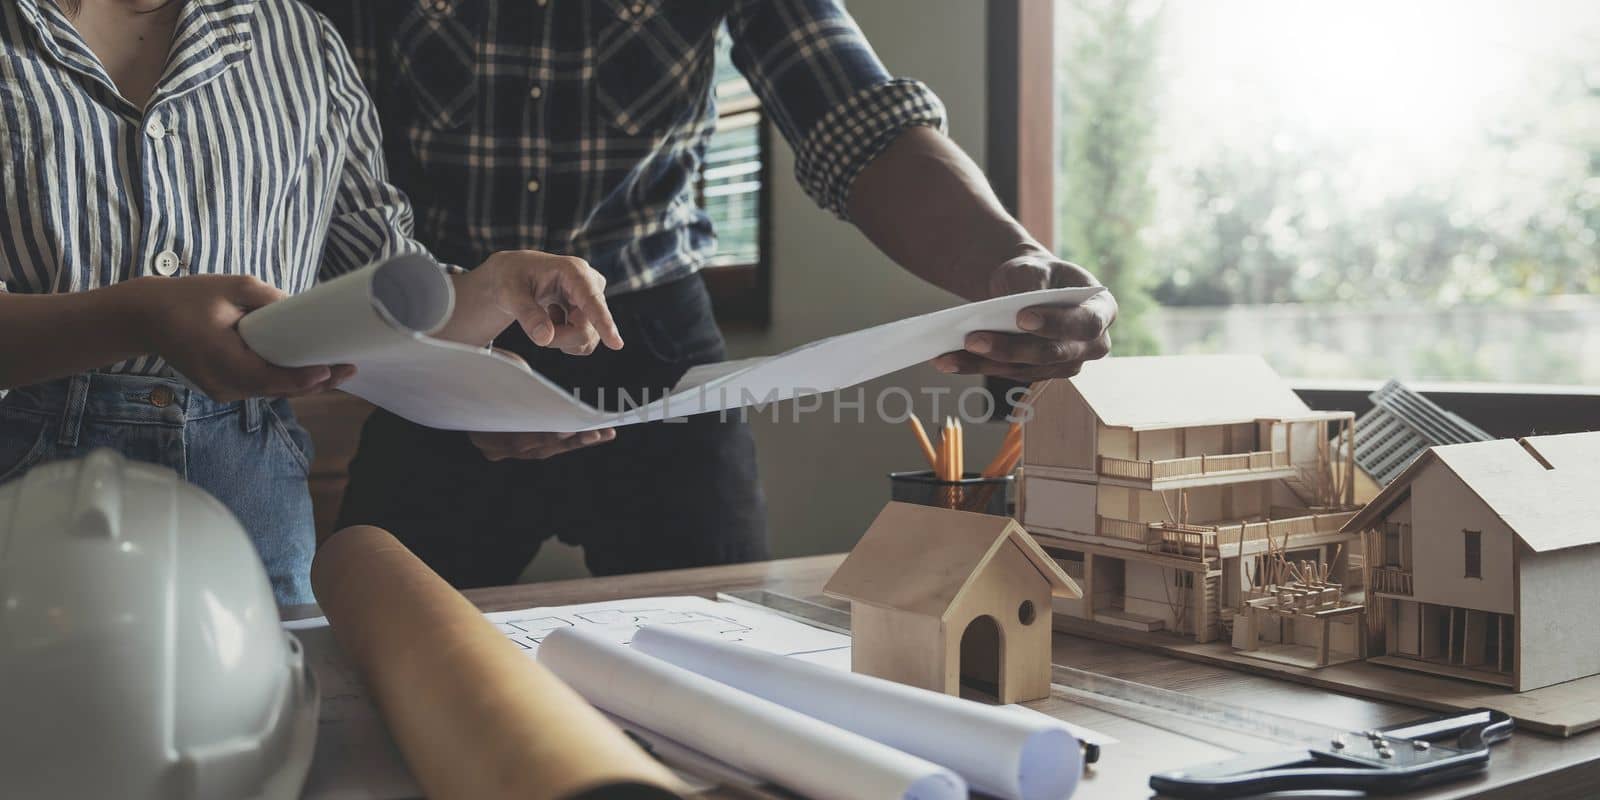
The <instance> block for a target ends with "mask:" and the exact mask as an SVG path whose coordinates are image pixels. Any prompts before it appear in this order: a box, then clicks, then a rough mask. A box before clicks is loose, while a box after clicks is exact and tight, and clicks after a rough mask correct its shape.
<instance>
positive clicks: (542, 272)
mask: <svg viewBox="0 0 1600 800" xmlns="http://www.w3.org/2000/svg"><path fill="white" fill-rule="evenodd" d="M455 281H456V308H455V313H454V314H452V315H451V317H450V322H449V323H448V324H446V325H445V327H444V330H442V331H440V332H439V334H438V335H439V338H442V339H450V340H452V341H457V342H462V343H464V344H471V345H476V346H481V345H486V344H488V343H489V342H490V341H492V340H493V339H494V337H496V336H498V335H500V332H501V331H503V330H505V329H506V326H508V325H510V324H511V323H512V322H513V321H515V322H519V323H521V324H522V329H523V330H524V331H526V332H527V334H528V338H529V339H532V340H533V343H534V344H536V345H539V346H540V347H555V348H559V349H560V350H561V352H563V353H567V354H569V355H575V356H585V355H588V354H590V353H592V352H594V350H595V348H596V347H597V346H598V345H599V344H600V343H602V342H604V343H605V345H606V347H609V348H611V349H612V350H621V349H622V334H621V333H619V332H618V331H617V323H616V322H615V321H614V320H612V318H611V309H610V308H609V307H607V306H606V295H605V289H606V279H605V277H604V276H602V275H601V274H600V273H598V272H596V271H594V269H593V268H591V267H590V266H589V264H588V262H585V261H584V260H583V259H581V258H573V257H571V256H558V255H551V254H550V253H541V252H539V251H537V250H508V251H505V252H500V253H495V254H494V255H492V256H490V257H489V260H487V261H485V262H483V264H482V265H480V266H479V267H478V268H477V269H474V270H472V271H471V272H468V273H467V274H465V275H460V276H457V277H456V279H455Z"/></svg>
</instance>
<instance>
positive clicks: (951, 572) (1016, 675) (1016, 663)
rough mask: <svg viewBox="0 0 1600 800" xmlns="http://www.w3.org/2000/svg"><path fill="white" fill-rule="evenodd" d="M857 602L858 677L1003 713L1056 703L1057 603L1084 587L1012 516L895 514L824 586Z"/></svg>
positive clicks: (937, 511)
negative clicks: (963, 694) (986, 703)
mask: <svg viewBox="0 0 1600 800" xmlns="http://www.w3.org/2000/svg"><path fill="white" fill-rule="evenodd" d="M824 592H826V593H827V594H828V595H830V596H833V597H838V598H842V599H845V600H849V601H850V606H851V609H850V618H851V622H850V625H851V638H852V639H853V642H852V645H851V668H852V669H853V670H854V671H856V672H859V673H862V674H866V675H875V676H877V677H880V678H887V679H889V680H893V681H898V682H900V683H905V684H909V685H911V686H919V687H922V688H925V689H932V690H934V691H937V692H944V693H946V694H951V695H959V694H960V691H961V684H962V683H963V681H965V682H967V683H969V684H972V685H974V686H977V687H979V688H981V689H983V690H985V691H988V692H990V693H992V694H993V695H994V696H995V697H997V698H998V699H999V700H1000V702H1002V703H1014V702H1019V701H1024V700H1035V699H1039V698H1042V697H1047V696H1049V694H1050V637H1051V625H1050V615H1051V600H1052V598H1056V597H1061V598H1077V597H1080V596H1082V595H1081V593H1080V591H1079V590H1078V585H1077V584H1076V583H1074V582H1073V580H1072V578H1070V577H1068V576H1067V574H1066V573H1065V572H1063V571H1062V570H1061V567H1060V566H1058V565H1057V564H1056V562H1055V560H1054V559H1052V558H1050V556H1048V555H1046V554H1045V552H1044V550H1042V549H1041V548H1040V547H1039V545H1038V544H1037V543H1035V542H1034V540H1033V537H1031V536H1029V535H1028V534H1027V532H1026V531H1024V530H1023V528H1022V526H1021V525H1019V524H1017V522H1016V521H1015V520H1012V519H1009V518H1007V517H995V516H990V515H987V514H974V513H969V512H965V511H952V510H949V509H942V508H933V507H929V506H919V505H911V504H908V503H890V504H889V505H887V506H885V507H884V509H883V511H882V512H880V513H879V514H878V518H877V519H876V520H874V521H873V523H872V527H870V528H868V529H867V532H866V535H865V536H863V537H862V538H861V542H860V543H859V544H857V545H856V547H855V549H854V550H852V551H851V552H850V555H849V557H847V558H846V559H845V561H844V563H843V564H841V565H840V566H839V569H838V571H837V572H835V573H834V574H833V578H832V579H830V580H829V581H828V585H827V586H826V587H824Z"/></svg>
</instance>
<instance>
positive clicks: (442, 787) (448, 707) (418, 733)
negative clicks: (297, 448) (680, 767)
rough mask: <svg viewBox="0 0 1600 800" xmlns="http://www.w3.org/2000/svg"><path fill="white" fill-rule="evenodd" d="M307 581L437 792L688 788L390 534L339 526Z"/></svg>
mask: <svg viewBox="0 0 1600 800" xmlns="http://www.w3.org/2000/svg"><path fill="white" fill-rule="evenodd" d="M311 583H312V586H313V588H315V590H316V594H317V601H318V602H319V603H320V604H321V605H322V610H323V611H324V612H325V613H326V614H327V616H328V623H329V626H330V627H331V628H332V629H333V635H334V637H335V638H336V639H337V640H338V642H339V646H340V648H341V649H343V650H344V652H345V654H346V656H348V657H349V659H350V661H351V662H352V663H353V664H354V665H355V667H356V669H357V671H358V672H359V673H360V674H361V676H362V679H363V680H364V681H365V682H366V684H367V686H368V688H369V689H370V690H371V692H372V694H373V696H374V697H375V698H376V699H377V702H378V707H379V710H380V711H381V712H382V714H383V718H384V720H385V721H386V722H387V723H388V726H389V730H390V732H391V733H392V734H393V735H394V739H395V742H396V744H398V745H399V747H400V751H401V753H403V754H404V755H405V758H406V763H407V764H409V765H410V767H411V771H412V772H413V773H414V774H415V775H416V778H417V782H418V783H420V784H421V785H422V788H423V789H424V790H425V792H426V794H427V796H428V797H429V798H430V799H431V800H568V799H569V798H607V799H609V798H630V799H633V798H637V799H641V800H642V799H644V798H650V799H651V800H653V799H654V798H676V797H679V796H680V789H681V786H680V784H679V782H678V780H677V779H676V778H675V777H674V776H673V775H672V773H671V772H669V771H668V770H667V769H666V768H665V767H663V766H661V764H659V763H657V762H656V761H655V760H654V759H652V758H650V756H648V755H646V754H645V752H644V751H643V750H640V749H639V748H638V747H637V746H636V745H634V744H633V742H632V741H631V740H629V739H628V738H627V736H625V735H624V734H623V733H622V731H620V730H618V729H617V727H616V726H615V725H612V724H611V723H610V722H609V721H607V720H606V719H605V718H604V717H603V716H601V715H600V713H599V712H597V711H595V710H594V709H593V708H592V707H590V706H589V704H588V703H585V702H584V700H583V698H581V697H579V696H578V695H577V694H576V693H575V692H573V691H572V689H570V688H568V687H567V686H566V685H564V684H563V683H562V682H561V681H560V680H557V679H556V677H555V676H553V675H551V674H550V672H549V670H546V669H544V668H543V667H541V666H539V664H538V663H536V662H534V661H533V660H532V659H529V658H528V657H526V656H524V655H523V654H522V651H521V650H519V649H518V648H516V647H514V646H512V645H511V644H510V643H508V642H507V641H506V639H505V636H503V635H502V634H501V633H500V632H499V631H498V630H496V629H495V627H494V625H493V624H491V623H490V622H489V621H488V620H486V619H484V618H483V615H482V614H481V613H479V611H478V609H477V608H475V607H473V605H472V604H471V603H469V602H467V600H466V598H464V597H462V596H461V595H460V594H459V593H458V592H456V591H455V590H454V589H452V588H450V585H449V584H447V583H445V581H444V580H443V579H442V578H440V577H439V576H438V575H437V574H435V573H434V572H433V570H431V569H429V568H428V567H427V565H425V564H423V563H422V562H421V561H420V560H418V559H417V557H416V556H414V555H412V554H411V551H409V550H407V549H406V548H405V546H404V545H402V544H400V542H398V541H396V540H395V538H394V537H393V536H390V535H389V534H388V533H387V532H385V531H383V530H380V529H378V528H373V527H368V526H357V527H353V528H346V529H344V530H342V531H340V532H338V533H336V534H334V535H333V536H332V537H330V538H329V539H328V540H327V541H326V542H325V543H324V544H323V545H322V547H321V548H320V549H319V550H318V552H317V556H316V559H315V561H313V563H312V565H311Z"/></svg>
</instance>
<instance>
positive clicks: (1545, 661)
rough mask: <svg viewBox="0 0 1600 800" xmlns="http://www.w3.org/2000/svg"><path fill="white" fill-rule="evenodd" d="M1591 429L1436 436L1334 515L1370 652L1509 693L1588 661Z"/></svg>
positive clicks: (1597, 537) (1593, 597)
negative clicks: (1357, 558)
mask: <svg viewBox="0 0 1600 800" xmlns="http://www.w3.org/2000/svg"><path fill="white" fill-rule="evenodd" d="M1597 487H1600V433H1575V434H1564V435H1558V436H1531V437H1528V438H1526V439H1517V440H1513V439H1500V440H1496V441H1489V442H1477V443H1470V444H1455V445H1447V446H1443V447H1435V448H1433V449H1431V450H1429V451H1427V452H1426V453H1425V454H1423V455H1422V456H1421V457H1420V458H1418V459H1417V460H1416V461H1414V462H1412V464H1411V466H1410V467H1408V468H1406V470H1405V471H1404V472H1402V473H1401V474H1400V475H1399V476H1398V477H1396V478H1395V479H1394V481H1393V482H1391V483H1390V484H1389V485H1388V486H1387V487H1386V488H1385V489H1384V490H1383V492H1382V493H1381V494H1379V495H1378V497H1377V499H1375V500H1373V501H1372V502H1371V503H1370V504H1368V505H1367V507H1366V508H1365V509H1364V510H1362V511H1361V513H1360V514H1358V515H1356V517H1355V518H1354V519H1352V520H1350V522H1349V523H1348V524H1346V526H1345V530H1346V531H1349V532H1351V533H1360V534H1361V535H1362V536H1364V537H1365V539H1366V547H1367V566H1366V569H1367V570H1368V572H1369V574H1368V576H1367V591H1368V597H1367V605H1368V623H1367V624H1368V627H1369V629H1370V630H1371V639H1370V641H1369V647H1368V653H1369V660H1371V661H1374V662H1377V663H1380V664H1384V665H1388V666H1393V667H1403V668H1406V669H1412V670H1419V671H1423V672H1430V673H1435V674H1442V675H1449V676H1452V677H1457V678H1465V679H1469V680H1475V681H1479V682H1483V683H1491V684H1496V685H1499V686H1505V687H1507V688H1510V689H1514V690H1516V691H1519V692H1524V691H1528V690H1530V689H1537V688H1539V687H1541V686H1548V685H1550V684H1554V683H1560V682H1563V681H1569V680H1573V679H1575V678H1581V677H1585V676H1588V675H1594V674H1597V673H1600V625H1597V624H1595V621H1594V619H1593V618H1592V617H1590V616H1589V615H1591V614H1593V613H1594V609H1595V608H1596V606H1600V581H1597V579H1596V576H1597V575H1600V518H1597V517H1596V516H1595V514H1594V509H1593V505H1592V504H1593V503H1594V497H1595V494H1596V490H1597Z"/></svg>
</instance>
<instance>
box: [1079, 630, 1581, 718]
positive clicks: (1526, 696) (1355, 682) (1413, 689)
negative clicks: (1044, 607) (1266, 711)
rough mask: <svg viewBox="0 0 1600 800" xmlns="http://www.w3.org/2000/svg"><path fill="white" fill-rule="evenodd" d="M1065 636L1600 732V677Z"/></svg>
mask: <svg viewBox="0 0 1600 800" xmlns="http://www.w3.org/2000/svg"><path fill="white" fill-rule="evenodd" d="M1054 627H1055V629H1056V630H1057V631H1060V632H1062V633H1066V634H1070V635H1073V636H1082V637H1084V638H1088V639H1096V640H1099V641H1103V642H1111V643H1113V644H1119V645H1122V646H1124V647H1132V648H1135V649H1139V650H1146V651H1150V652H1155V653H1161V654H1163V655H1169V656H1173V657H1175V658H1182V659H1186V660H1189V661H1199V662H1202V663H1207V664H1215V665H1218V666H1224V667H1231V668H1235V669H1240V670H1243V671H1245V672H1254V673H1257V674H1261V675H1267V676H1269V677H1273V678H1279V679H1282V680H1288V681H1294V682H1295V683H1302V684H1306V685H1308V686H1316V687H1319V688H1323V689H1331V690H1333V691H1337V692H1344V693H1346V694H1353V695H1357V696H1360V697H1370V698H1373V699H1375V700H1384V701H1387V702H1391V703H1403V704H1405V705H1412V706H1417V707H1418V708H1425V709H1429V710H1432V711H1460V710H1465V709H1470V708H1492V709H1497V710H1499V711H1504V712H1506V713H1507V714H1510V715H1511V716H1512V717H1514V718H1515V719H1516V721H1517V725H1518V726H1519V727H1520V728H1522V729H1524V730H1528V731H1532V732H1534V733H1543V734H1547V735H1550V736H1561V737H1568V736H1573V735H1575V734H1579V733H1583V732H1584V731H1587V730H1591V729H1594V728H1600V675H1595V676H1590V677H1588V678H1580V679H1578V680H1575V681H1568V682H1566V683H1558V684H1556V685H1554V686H1546V687H1544V688H1542V689H1535V690H1533V691H1531V692H1522V693H1520V694H1519V693H1516V692H1512V691H1509V690H1506V689H1500V688H1496V687H1493V686H1488V685H1486V684H1481V683H1474V682H1471V681H1464V680H1457V679H1454V678H1445V677H1440V676H1437V675H1430V674H1426V673H1421V672H1412V671H1408V670H1402V669H1396V668H1393V667H1385V666H1380V665H1377V664H1373V663H1370V662H1367V661H1351V662H1348V663H1345V664H1335V665H1332V666H1328V667H1324V668H1322V669H1310V668H1306V667H1300V666H1294V665H1291V664H1285V663H1280V662H1278V661H1268V660H1264V659H1260V658H1252V657H1250V656H1248V655H1245V654H1244V653H1242V652H1240V651H1237V650H1234V649H1233V646H1232V645H1230V644H1228V643H1227V642H1208V643H1206V644H1200V643H1197V642H1196V641H1195V640H1194V639H1193V638H1192V637H1184V636H1178V635H1176V634H1173V633H1170V632H1167V631H1152V632H1150V633H1139V632H1136V631H1130V630H1126V629H1123V628H1116V627H1112V626H1109V625H1101V624H1098V623H1094V622H1088V621H1085V620H1082V619H1078V618H1076V617H1070V616H1067V615H1065V614H1056V615H1055V619H1054Z"/></svg>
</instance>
